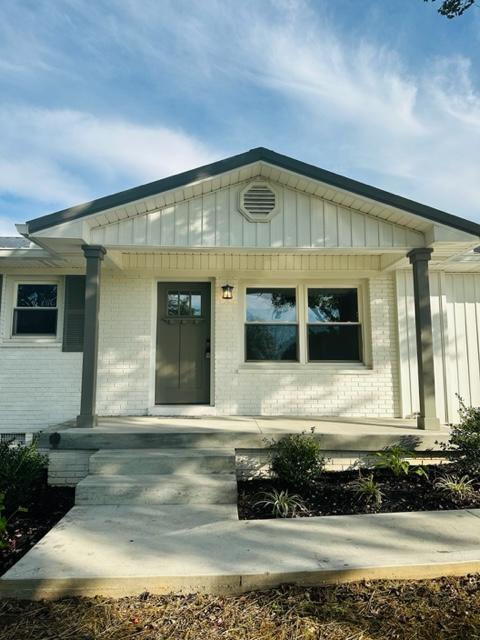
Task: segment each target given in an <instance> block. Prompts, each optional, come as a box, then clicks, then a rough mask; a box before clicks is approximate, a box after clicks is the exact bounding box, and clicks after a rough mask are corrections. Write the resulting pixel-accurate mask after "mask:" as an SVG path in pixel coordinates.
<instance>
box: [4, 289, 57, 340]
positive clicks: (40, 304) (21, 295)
mask: <svg viewBox="0 0 480 640" xmlns="http://www.w3.org/2000/svg"><path fill="white" fill-rule="evenodd" d="M57 323H58V285H57V284H52V283H18V284H17V288H16V293H15V302H14V309H13V324H12V335H13V336H56V335H57Z"/></svg>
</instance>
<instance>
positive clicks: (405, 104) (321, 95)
mask: <svg viewBox="0 0 480 640" xmlns="http://www.w3.org/2000/svg"><path fill="white" fill-rule="evenodd" d="M0 9H1V16H2V20H1V21H0V95H1V96H2V99H1V101H0V234H2V235H8V234H9V235H12V234H14V233H15V229H14V226H13V223H14V222H24V221H25V220H28V219H31V218H33V217H36V216H38V215H42V214H45V213H50V212H52V211H55V210H57V209H60V208H63V207H67V206H70V205H74V204H77V203H79V202H83V201H86V200H89V199H92V198H95V197H98V196H101V195H106V194H109V193H113V192H115V191H119V190H121V189H125V188H128V187H132V186H135V185H138V184H142V183H144V182H148V181H151V180H155V179H158V178H161V177H164V176H166V175H170V174H173V173H177V172H178V171H182V170H185V169H189V168H192V167H194V166H197V165H200V164H203V163H205V162H210V161H213V160H216V159H220V158H222V157H226V156H229V155H233V154H235V153H240V152H242V151H245V150H247V149H250V148H252V147H256V146H266V147H269V148H271V149H274V150H276V151H279V152H281V153H285V154H288V155H292V156H294V157H297V158H299V159H301V160H305V161H307V162H311V163H313V164H317V165H319V166H321V167H323V168H326V169H330V170H332V171H336V172H339V173H342V174H344V175H348V176H350V177H353V178H357V179H359V180H363V181H365V182H368V183H370V184H374V185H375V186H379V187H382V188H385V189H387V190H390V191H393V192H396V193H399V194H401V195H404V196H408V197H411V198H413V199H416V200H419V201H421V202H425V203H427V204H430V205H432V206H436V207H439V208H442V209H445V210H447V211H451V212H452V213H457V214H459V215H463V216H465V217H467V218H470V219H473V220H477V221H480V56H479V49H480V46H479V45H480V7H473V8H472V9H471V10H469V11H468V12H467V13H466V14H465V15H464V16H463V17H461V18H458V19H456V20H447V19H446V18H443V17H441V16H439V15H438V14H437V12H436V7H435V4H430V3H425V2H423V1H422V0H361V1H360V0H335V1H334V2H332V1H331V0H311V1H308V0H275V1H269V0H255V1H250V0H241V1H239V0H235V1H229V0H218V1H217V0H201V1H200V0H197V1H195V2H194V1H193V0H190V1H188V2H186V1H183V0H173V1H172V2H170V1H169V0H141V1H140V0H116V1H115V2H113V0H112V1H110V2H106V1H103V0H95V2H90V1H89V2H87V0H50V1H42V0H33V1H29V0H0Z"/></svg>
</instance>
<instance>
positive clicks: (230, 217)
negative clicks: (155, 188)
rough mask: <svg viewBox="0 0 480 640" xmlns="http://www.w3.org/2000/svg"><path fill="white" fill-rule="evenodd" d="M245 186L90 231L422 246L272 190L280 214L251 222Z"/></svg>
mask: <svg viewBox="0 0 480 640" xmlns="http://www.w3.org/2000/svg"><path fill="white" fill-rule="evenodd" d="M244 186H245V185H244V184H241V185H235V186H230V187H227V188H223V189H219V190H218V191H215V192H212V193H208V194H205V195H202V196H198V197H194V198H192V199H190V200H185V201H184V202H180V203H177V204H172V205H170V206H165V207H163V208H162V209H159V210H157V211H152V212H150V213H144V214H139V215H136V216H133V217H131V218H126V219H123V220H120V221H117V222H111V223H109V224H107V225H104V226H99V227H94V228H92V230H91V242H92V243H101V244H104V245H107V246H116V245H118V246H150V247H242V248H243V247H244V248H249V247H250V248H254V247H259V248H288V247H294V248H317V247H318V248H338V247H341V248H343V247H348V248H355V247H358V248H395V247H399V248H405V247H417V246H424V237H423V234H422V233H420V232H419V231H413V230H411V229H408V228H407V227H403V226H401V225H398V224H393V223H390V222H386V221H383V220H380V219H379V218H375V217H374V216H371V215H368V214H364V213H361V212H359V211H355V210H353V209H349V208H346V207H342V206H340V205H336V204H334V203H332V202H329V201H327V200H324V199H322V198H319V197H316V196H311V195H307V194H305V193H301V192H299V191H296V190H294V189H290V188H288V187H284V186H282V185H275V188H276V191H277V192H278V197H279V200H280V206H279V212H278V213H277V214H276V215H275V216H274V217H273V218H271V220H270V221H268V222H250V221H249V220H247V219H246V218H245V217H244V216H243V215H242V214H241V213H240V211H239V209H238V198H239V191H241V189H242V187H244Z"/></svg>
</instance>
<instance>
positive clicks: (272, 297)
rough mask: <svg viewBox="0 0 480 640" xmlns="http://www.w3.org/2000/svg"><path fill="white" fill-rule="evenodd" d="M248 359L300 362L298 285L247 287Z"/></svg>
mask: <svg viewBox="0 0 480 640" xmlns="http://www.w3.org/2000/svg"><path fill="white" fill-rule="evenodd" d="M245 359H246V360H247V362H255V361H265V360H266V361H268V360H270V361H272V360H283V361H294V362H295V361H298V316H297V295H296V290H295V288H279V287H262V288H247V291H246V324H245Z"/></svg>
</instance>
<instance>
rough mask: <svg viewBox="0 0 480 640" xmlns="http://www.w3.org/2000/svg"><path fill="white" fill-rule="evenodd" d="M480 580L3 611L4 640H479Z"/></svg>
mask: <svg viewBox="0 0 480 640" xmlns="http://www.w3.org/2000/svg"><path fill="white" fill-rule="evenodd" d="M479 587H480V576H479V575H471V576H467V577H464V578H442V579H439V580H424V581H419V582H413V581H401V582H400V581H399V582H393V581H388V582H387V581H375V582H369V583H354V584H346V585H341V586H333V585H329V586H322V587H314V588H300V587H283V588H279V589H273V590H269V591H263V592H250V593H246V594H243V595H239V596H206V595H200V594H194V595H187V596H154V595H150V594H148V593H143V594H141V595H139V596H137V597H128V598H121V599H111V598H102V597H96V598H69V599H63V600H59V601H56V602H46V601H42V602H27V601H15V600H13V601H12V600H5V601H3V603H1V602H0V640H12V639H15V640H58V639H59V638H65V639H67V638H69V639H72V640H97V639H98V638H102V640H133V639H134V638H135V640H166V639H167V638H168V640H216V639H220V638H222V639H232V640H233V639H235V640H373V639H375V640H469V639H471V640H473V639H474V638H479V637H480V589H479Z"/></svg>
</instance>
